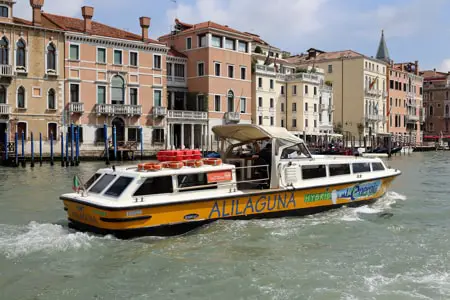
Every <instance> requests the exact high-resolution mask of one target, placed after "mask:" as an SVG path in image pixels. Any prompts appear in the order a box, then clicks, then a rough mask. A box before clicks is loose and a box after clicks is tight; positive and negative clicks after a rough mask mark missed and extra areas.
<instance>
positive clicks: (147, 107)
mask: <svg viewBox="0 0 450 300" xmlns="http://www.w3.org/2000/svg"><path fill="white" fill-rule="evenodd" d="M82 15H83V19H74V18H67V17H62V16H57V15H51V14H46V13H43V20H44V21H45V22H46V26H54V27H56V28H59V29H61V30H64V31H65V52H64V56H65V65H64V74H65V78H66V80H65V85H64V90H65V93H64V98H65V105H64V107H65V110H64V114H63V120H64V122H63V123H64V124H65V126H66V127H69V126H70V124H75V125H79V126H81V128H82V129H81V132H80V133H81V142H82V143H83V146H84V147H85V149H86V148H88V147H91V146H99V145H101V144H103V143H104V135H103V126H104V124H107V126H108V128H109V132H108V139H109V140H110V138H111V134H112V127H113V126H114V127H115V128H116V135H117V141H118V143H119V145H123V146H124V147H131V146H130V145H133V144H134V145H136V143H137V142H139V141H140V128H142V130H143V139H144V145H145V146H146V148H148V147H152V148H163V147H165V145H166V115H167V110H166V107H167V103H166V98H167V97H166V58H167V52H168V48H167V47H165V46H164V45H163V44H161V43H159V42H157V41H154V40H151V39H149V38H148V31H149V27H150V18H147V17H141V18H140V19H139V22H140V26H141V28H142V35H136V34H133V33H129V32H126V31H123V30H120V29H117V28H113V27H109V26H107V25H104V24H101V23H97V22H94V21H92V19H93V16H94V8H92V7H86V6H85V7H83V8H82ZM103 145H104V144H103ZM82 149H83V148H82Z"/></svg>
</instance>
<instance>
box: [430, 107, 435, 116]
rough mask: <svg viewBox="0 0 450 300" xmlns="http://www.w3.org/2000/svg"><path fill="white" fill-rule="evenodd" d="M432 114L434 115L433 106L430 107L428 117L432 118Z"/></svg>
mask: <svg viewBox="0 0 450 300" xmlns="http://www.w3.org/2000/svg"><path fill="white" fill-rule="evenodd" d="M433 113H434V109H433V106H430V116H432V115H433Z"/></svg>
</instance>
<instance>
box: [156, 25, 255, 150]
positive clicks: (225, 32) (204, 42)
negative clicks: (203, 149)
mask: <svg viewBox="0 0 450 300" xmlns="http://www.w3.org/2000/svg"><path fill="white" fill-rule="evenodd" d="M159 41H161V42H163V43H165V44H166V45H167V46H168V47H170V48H172V49H174V50H176V51H177V52H179V53H181V54H183V55H184V56H186V72H187V73H186V74H187V90H188V93H187V97H186V101H187V102H186V107H189V108H191V109H192V110H190V111H191V112H196V113H199V112H207V113H208V115H207V125H208V126H207V128H206V129H205V126H203V124H204V121H205V120H198V118H195V119H196V121H200V122H190V123H184V125H183V126H182V127H184V131H182V135H183V134H184V135H185V136H184V138H183V140H184V141H186V140H188V138H187V137H186V134H187V133H189V132H190V134H191V135H192V134H193V135H194V136H199V137H200V136H201V137H206V138H202V139H201V141H200V142H194V147H196V146H198V145H199V144H200V145H206V146H210V145H211V144H212V143H214V140H215V139H213V136H212V132H211V128H212V127H213V126H215V125H221V124H232V123H251V116H252V114H251V101H252V78H251V60H252V59H251V57H252V56H251V54H252V39H251V36H250V35H249V34H246V33H244V32H240V31H238V30H235V29H232V28H230V27H228V26H226V25H225V26H224V25H219V24H217V23H214V22H211V21H208V22H203V23H199V24H187V23H183V22H181V21H180V20H178V19H176V20H175V27H174V30H173V31H172V32H171V33H170V34H167V35H164V36H162V37H160V38H159ZM187 111H189V110H187ZM200 115H201V116H202V118H203V117H204V116H205V115H204V114H200ZM178 124H180V125H179V126H181V124H183V123H181V122H178ZM175 127H178V126H175ZM174 134H176V133H174ZM180 140H181V137H180ZM189 145H192V143H189ZM189 145H188V146H189Z"/></svg>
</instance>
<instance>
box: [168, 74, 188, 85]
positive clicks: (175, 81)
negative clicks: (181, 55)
mask: <svg viewBox="0 0 450 300" xmlns="http://www.w3.org/2000/svg"><path fill="white" fill-rule="evenodd" d="M186 85H187V83H186V77H181V76H170V75H168V76H167V86H173V87H186Z"/></svg>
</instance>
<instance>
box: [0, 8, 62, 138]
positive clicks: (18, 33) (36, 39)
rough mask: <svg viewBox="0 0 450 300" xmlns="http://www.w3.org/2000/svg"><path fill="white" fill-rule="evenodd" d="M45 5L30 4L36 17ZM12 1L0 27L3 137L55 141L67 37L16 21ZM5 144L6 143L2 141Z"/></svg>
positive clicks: (59, 122)
mask: <svg viewBox="0 0 450 300" xmlns="http://www.w3.org/2000/svg"><path fill="white" fill-rule="evenodd" d="M42 2H43V1H31V4H32V8H30V9H33V13H35V12H36V10H40V9H41V7H42V5H41V3H42ZM14 4H15V2H14V1H2V3H1V4H0V7H2V9H1V12H2V14H3V15H2V16H1V17H0V22H1V24H2V28H3V32H2V35H1V37H0V48H1V49H0V132H2V133H3V132H5V131H7V132H8V133H9V139H10V140H13V139H14V137H13V136H14V133H15V132H18V133H19V138H20V137H21V135H22V133H23V135H24V138H25V139H26V140H30V138H31V133H32V132H33V134H34V139H35V140H37V139H38V138H39V133H41V134H42V138H43V139H44V140H48V139H49V138H50V134H52V135H53V138H54V139H57V138H58V136H59V133H60V128H61V125H62V120H61V112H62V110H63V108H64V33H63V32H62V31H58V30H50V29H48V28H44V27H42V24H41V20H40V19H38V18H33V21H32V22H30V21H26V20H23V19H19V18H16V17H14V15H13V12H14ZM2 141H3V139H2Z"/></svg>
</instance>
